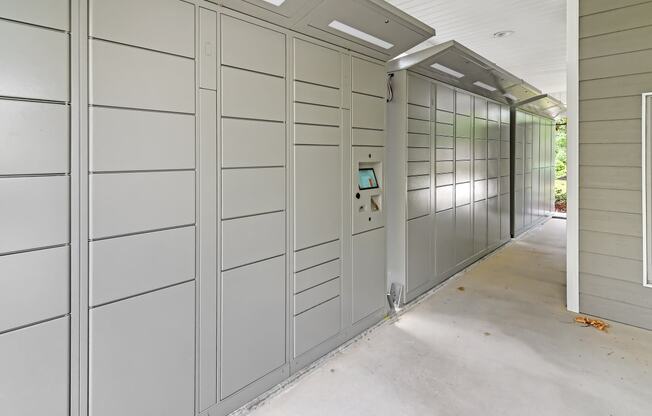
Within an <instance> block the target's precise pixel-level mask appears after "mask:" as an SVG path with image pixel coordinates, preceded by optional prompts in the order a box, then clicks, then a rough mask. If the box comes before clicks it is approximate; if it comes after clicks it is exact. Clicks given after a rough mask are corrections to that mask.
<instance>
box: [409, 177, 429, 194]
mask: <svg viewBox="0 0 652 416" xmlns="http://www.w3.org/2000/svg"><path fill="white" fill-rule="evenodd" d="M429 187H430V175H422V176H408V178H407V190H408V191H414V190H417V189H426V188H429Z"/></svg>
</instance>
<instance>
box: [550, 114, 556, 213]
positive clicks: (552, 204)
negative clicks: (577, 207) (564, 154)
mask: <svg viewBox="0 0 652 416" xmlns="http://www.w3.org/2000/svg"><path fill="white" fill-rule="evenodd" d="M549 125H550V133H549V135H548V137H549V138H550V146H549V147H548V149H550V156H549V157H548V166H549V168H548V169H549V172H548V178H549V180H550V185H549V189H548V207H549V210H550V215H552V214H554V212H555V173H556V172H555V160H556V157H557V155H556V151H555V149H556V144H555V121H554V120H550V121H549Z"/></svg>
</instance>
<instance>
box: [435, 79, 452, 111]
mask: <svg viewBox="0 0 652 416" xmlns="http://www.w3.org/2000/svg"><path fill="white" fill-rule="evenodd" d="M437 109H438V110H446V111H449V112H453V111H455V91H454V90H453V89H452V88H448V87H445V86H443V85H441V84H437Z"/></svg>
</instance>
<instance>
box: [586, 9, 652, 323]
mask: <svg viewBox="0 0 652 416" xmlns="http://www.w3.org/2000/svg"><path fill="white" fill-rule="evenodd" d="M579 55H580V63H579V71H580V86H579V91H580V154H579V159H580V198H579V200H580V201H579V203H580V253H579V256H580V259H579V261H580V308H581V311H582V312H583V313H588V314H592V315H597V316H601V317H604V318H607V319H611V320H615V321H620V322H625V323H628V324H632V325H636V326H640V327H645V328H650V329H652V289H649V288H645V287H644V286H643V285H642V273H643V264H642V258H643V252H642V249H643V247H642V216H641V98H640V94H641V93H643V92H647V91H652V2H641V1H633V0H618V1H604V0H580V40H579Z"/></svg>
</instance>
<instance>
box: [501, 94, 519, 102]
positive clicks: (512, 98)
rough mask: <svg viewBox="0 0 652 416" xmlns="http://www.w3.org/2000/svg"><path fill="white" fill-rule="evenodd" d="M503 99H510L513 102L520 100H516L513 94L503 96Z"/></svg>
mask: <svg viewBox="0 0 652 416" xmlns="http://www.w3.org/2000/svg"><path fill="white" fill-rule="evenodd" d="M503 97H505V98H509V99H510V100H512V101H518V98H516V97H515V96H514V95H512V94H510V93H507V94H503Z"/></svg>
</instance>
